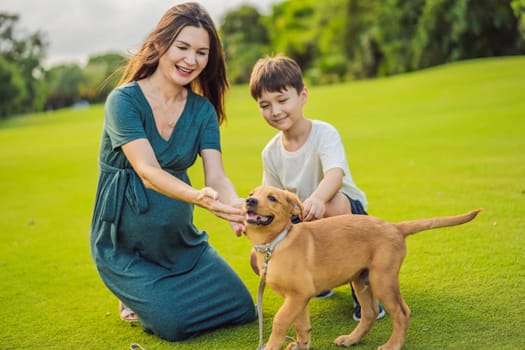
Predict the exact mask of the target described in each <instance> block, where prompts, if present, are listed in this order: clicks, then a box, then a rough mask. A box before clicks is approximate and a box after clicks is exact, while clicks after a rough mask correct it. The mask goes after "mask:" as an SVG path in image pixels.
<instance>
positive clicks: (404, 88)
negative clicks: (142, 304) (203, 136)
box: [0, 56, 525, 350]
mask: <svg viewBox="0 0 525 350" xmlns="http://www.w3.org/2000/svg"><path fill="white" fill-rule="evenodd" d="M524 67H525V57H523V56H522V57H514V58H500V59H485V60H473V61H466V62H460V63H456V64H452V65H447V66H442V67H437V68H433V69H428V70H425V71H420V72H416V73H412V74H407V75H402V76H396V77H391V78H386V79H378V80H374V81H362V82H354V83H348V84H343V85H334V86H326V87H311V88H310V89H309V92H310V96H309V102H308V104H307V107H306V114H307V116H309V117H311V118H316V119H323V120H326V121H328V122H331V123H332V124H334V125H335V126H336V127H337V128H338V129H339V131H340V133H341V136H342V138H343V141H344V143H345V147H346V150H347V155H348V158H349V162H350V168H351V169H352V174H353V176H354V179H355V181H356V182H357V184H358V185H359V186H360V187H361V188H362V189H363V190H364V191H365V192H366V193H367V196H368V198H369V202H370V208H369V211H370V214H372V215H376V216H379V217H382V218H384V219H386V220H390V221H401V220H405V219H412V218H419V217H425V216H434V215H449V214H455V213H460V212H465V211H468V210H471V209H474V208H478V207H483V208H485V211H484V212H483V213H482V214H481V215H480V216H479V217H478V218H477V219H476V220H475V221H473V222H471V223H469V224H467V225H464V226H460V227H453V228H446V229H440V230H435V231H430V232H426V233H421V234H418V235H415V236H411V237H409V238H408V240H407V244H408V256H407V258H406V260H405V263H404V265H403V267H402V270H401V275H400V279H401V289H402V293H403V295H404V297H405V299H406V301H407V303H408V304H409V306H410V307H411V309H412V311H413V316H412V320H411V323H410V327H409V330H408V333H407V338H406V343H405V349H407V350H415V349H417V350H420V349H423V350H426V349H428V350H434V349H451V350H452V349H454V350H456V349H504V350H505V349H521V348H522V347H523V345H522V343H523V336H522V333H523V328H524V326H525V318H524V315H525V305H524V299H525V286H524V281H525V278H524V277H525V272H524V271H525V263H524V259H523V256H524V254H523V250H524V248H525V240H524V238H523V237H524V235H523V233H524V231H525V69H524ZM227 107H228V112H229V121H228V123H227V125H225V127H224V128H223V147H224V161H225V167H226V170H227V172H228V174H229V175H230V177H231V179H232V181H233V182H234V184H235V185H236V187H237V189H238V192H239V193H240V194H241V195H242V196H246V195H247V193H248V192H249V190H250V189H251V188H253V187H255V186H256V185H258V184H259V183H260V180H261V164H260V152H261V149H262V147H263V146H264V144H265V143H266V141H267V140H268V139H269V138H270V137H271V135H273V134H274V130H273V129H271V128H270V127H268V126H267V125H266V124H265V123H264V122H263V120H262V118H261V117H260V116H259V115H258V112H257V109H256V105H255V103H254V101H253V100H252V99H251V97H249V93H248V90H247V87H246V86H238V87H235V88H233V89H232V91H231V93H230V94H229V96H228V106H227ZM101 126H102V106H93V107H91V108H90V109H87V110H63V111H58V112H55V113H49V114H47V113H44V114H35V115H31V116H26V117H23V118H14V119H10V120H7V121H2V122H1V123H0V213H1V216H0V218H1V220H0V277H1V279H2V288H0V319H1V320H2V322H1V324H0V348H1V349H129V345H130V344H131V343H132V342H138V343H140V344H142V345H143V346H144V347H145V348H147V349H148V350H151V349H254V348H255V347H256V346H257V343H258V326H257V322H254V323H252V324H249V325H246V326H242V327H236V328H224V329H219V330H216V331H213V332H210V333H207V334H205V335H203V336H201V337H199V338H196V339H192V340H189V341H187V342H182V343H176V344H173V343H168V342H165V341H162V340H160V339H158V338H156V337H154V336H151V335H147V334H145V333H144V332H143V331H142V329H141V328H140V327H132V326H130V325H129V324H126V323H124V322H121V321H120V320H119V318H118V313H117V300H116V299H115V297H113V296H112V295H111V294H110V293H109V292H108V291H107V289H106V288H105V287H104V286H103V284H102V282H101V281H100V279H99V277H98V275H97V273H96V271H95V268H94V266H93V263H92V260H91V257H90V255H89V248H88V230H89V223H90V220H91V210H92V206H93V199H94V193H95V186H96V179H97V172H98V169H97V154H98V144H99V136H100V130H101ZM191 175H192V178H193V181H194V184H195V185H196V186H198V187H199V186H202V175H201V168H200V165H196V166H195V168H194V169H192V170H191ZM196 221H197V224H198V226H199V227H201V228H203V229H205V230H207V231H208V232H209V233H210V239H211V242H212V244H213V245H214V246H215V247H216V248H217V249H218V251H219V252H220V253H221V254H222V255H223V256H224V257H225V258H226V259H227V260H228V261H229V262H230V263H231V265H232V266H233V267H234V269H235V270H236V271H237V272H238V273H239V274H240V276H241V277H242V278H243V280H244V281H245V282H246V284H247V285H248V287H249V289H250V291H252V294H253V295H254V297H255V294H256V290H257V285H258V282H259V281H258V278H257V276H255V275H254V274H253V273H252V272H251V270H250V268H249V265H248V255H249V251H250V244H249V242H248V240H247V239H246V238H244V237H243V238H236V237H235V236H234V234H233V233H232V232H231V231H230V229H229V227H228V225H227V224H226V223H224V222H222V221H220V220H219V219H217V218H215V217H214V216H212V215H211V214H209V213H207V212H205V211H203V210H200V209H197V210H196ZM280 304H281V298H280V297H278V296H276V295H275V294H274V293H273V292H272V291H271V290H268V289H267V290H266V293H265V299H264V315H265V337H266V338H267V337H268V335H269V333H270V324H271V319H272V317H273V315H274V314H275V312H276V310H277V309H278V307H279V306H280ZM310 309H311V318H312V325H313V331H312V336H313V344H312V345H313V348H314V349H335V346H333V345H331V343H332V340H333V339H334V338H335V337H336V336H338V335H339V334H342V333H348V332H349V330H350V327H353V326H354V325H355V323H354V322H353V321H352V320H351V312H352V302H351V298H350V292H349V288H347V287H341V288H338V289H337V290H336V294H335V296H334V297H333V298H330V299H326V300H313V301H312V302H311V303H310ZM390 332H391V324H390V319H389V318H388V317H387V318H386V319H385V320H383V321H380V322H378V323H376V325H375V326H374V328H373V329H372V331H371V332H370V334H369V335H368V336H367V337H366V338H365V340H364V341H363V343H362V344H360V345H358V346H357V347H355V348H356V349H375V348H377V346H378V345H380V344H382V343H383V342H385V341H386V340H387V338H388V337H389V334H390Z"/></svg>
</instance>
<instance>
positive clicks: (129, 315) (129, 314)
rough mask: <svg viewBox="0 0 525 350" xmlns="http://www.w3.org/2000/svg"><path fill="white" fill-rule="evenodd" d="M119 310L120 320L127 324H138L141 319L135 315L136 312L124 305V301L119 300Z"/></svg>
mask: <svg viewBox="0 0 525 350" xmlns="http://www.w3.org/2000/svg"><path fill="white" fill-rule="evenodd" d="M118 309H119V313H120V319H121V320H122V321H126V322H138V320H139V317H138V316H137V314H136V313H135V311H133V310H131V309H130V308H129V307H127V306H126V305H124V303H123V302H122V301H120V300H119V302H118Z"/></svg>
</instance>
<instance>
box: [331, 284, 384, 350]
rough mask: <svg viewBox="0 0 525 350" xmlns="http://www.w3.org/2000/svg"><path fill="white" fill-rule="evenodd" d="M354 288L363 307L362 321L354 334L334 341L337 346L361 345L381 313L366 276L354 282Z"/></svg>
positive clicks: (342, 336)
mask: <svg viewBox="0 0 525 350" xmlns="http://www.w3.org/2000/svg"><path fill="white" fill-rule="evenodd" d="M352 286H353V287H354V291H355V294H356V296H357V300H358V301H359V304H360V305H361V320H360V321H359V323H358V325H357V327H355V329H354V330H353V331H352V333H350V334H348V335H341V336H339V337H337V338H336V339H335V340H334V344H335V345H337V346H344V347H347V346H351V345H355V344H357V343H359V342H360V341H361V339H363V337H364V336H365V335H366V334H367V333H368V332H369V331H370V329H371V328H372V325H373V324H374V322H375V320H376V316H377V314H378V313H379V310H378V308H377V300H375V299H374V296H373V295H372V290H371V289H370V286H369V285H368V281H367V278H366V276H360V277H359V278H357V279H356V280H353V281H352ZM374 305H375V308H374Z"/></svg>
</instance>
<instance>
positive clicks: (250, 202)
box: [246, 197, 259, 207]
mask: <svg viewBox="0 0 525 350" xmlns="http://www.w3.org/2000/svg"><path fill="white" fill-rule="evenodd" d="M257 203H259V201H258V200H257V198H253V197H248V198H246V205H248V206H252V207H253V206H256V205H257Z"/></svg>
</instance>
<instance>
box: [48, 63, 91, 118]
mask: <svg viewBox="0 0 525 350" xmlns="http://www.w3.org/2000/svg"><path fill="white" fill-rule="evenodd" d="M45 80H46V83H47V86H48V96H47V103H48V108H49V109H58V108H63V107H67V106H71V105H72V104H73V103H74V102H76V101H78V100H79V99H80V94H79V87H80V85H81V84H82V83H83V82H84V81H85V80H86V78H85V76H84V74H83V72H82V69H81V68H80V67H79V66H78V65H77V64H64V65H59V66H54V67H52V68H51V69H49V70H48V71H47V72H46V77H45Z"/></svg>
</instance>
